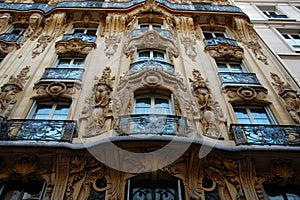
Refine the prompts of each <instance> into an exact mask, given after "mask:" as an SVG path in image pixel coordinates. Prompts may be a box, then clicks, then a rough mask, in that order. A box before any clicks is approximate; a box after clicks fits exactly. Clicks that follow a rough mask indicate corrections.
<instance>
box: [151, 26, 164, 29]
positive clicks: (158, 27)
mask: <svg viewBox="0 0 300 200" xmlns="http://www.w3.org/2000/svg"><path fill="white" fill-rule="evenodd" d="M152 27H153V30H160V29H162V28H161V25H152Z"/></svg>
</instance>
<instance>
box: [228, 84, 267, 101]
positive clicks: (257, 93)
mask: <svg viewBox="0 0 300 200" xmlns="http://www.w3.org/2000/svg"><path fill="white" fill-rule="evenodd" d="M225 93H226V94H227V96H228V97H229V98H230V100H229V102H230V103H245V102H257V103H259V102H260V103H264V104H266V103H269V102H268V101H266V100H265V98H266V95H267V94H268V91H267V90H266V89H265V88H262V87H249V86H242V87H229V88H226V89H225Z"/></svg>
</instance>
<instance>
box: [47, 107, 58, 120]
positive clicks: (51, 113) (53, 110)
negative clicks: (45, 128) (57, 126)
mask: <svg viewBox="0 0 300 200" xmlns="http://www.w3.org/2000/svg"><path fill="white" fill-rule="evenodd" d="M56 107H57V103H55V104H53V106H52V109H51V112H50V114H49V116H48V119H52V118H53V115H54V112H55V110H56Z"/></svg>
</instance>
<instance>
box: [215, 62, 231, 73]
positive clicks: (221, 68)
mask: <svg viewBox="0 0 300 200" xmlns="http://www.w3.org/2000/svg"><path fill="white" fill-rule="evenodd" d="M217 65H218V69H219V72H229V69H228V67H227V66H226V64H223V63H217Z"/></svg>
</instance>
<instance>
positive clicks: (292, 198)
mask: <svg viewBox="0 0 300 200" xmlns="http://www.w3.org/2000/svg"><path fill="white" fill-rule="evenodd" d="M286 196H287V199H288V200H299V199H300V196H299V195H297V194H291V193H286Z"/></svg>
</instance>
